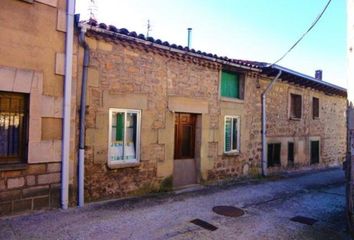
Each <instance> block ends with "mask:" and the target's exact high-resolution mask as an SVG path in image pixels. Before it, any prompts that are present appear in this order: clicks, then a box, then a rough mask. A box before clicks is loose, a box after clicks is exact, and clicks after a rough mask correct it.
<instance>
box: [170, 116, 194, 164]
mask: <svg viewBox="0 0 354 240" xmlns="http://www.w3.org/2000/svg"><path fill="white" fill-rule="evenodd" d="M195 119H196V117H195V115H193V114H187V113H176V119H175V156H174V158H175V159H187V158H194V145H195V143H194V142H195V121H196V120H195Z"/></svg>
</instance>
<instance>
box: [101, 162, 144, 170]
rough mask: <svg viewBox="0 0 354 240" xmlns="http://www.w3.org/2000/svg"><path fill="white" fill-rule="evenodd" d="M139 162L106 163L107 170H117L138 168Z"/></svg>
mask: <svg viewBox="0 0 354 240" xmlns="http://www.w3.org/2000/svg"><path fill="white" fill-rule="evenodd" d="M139 166H140V162H134V163H108V168H110V169H119V168H130V167H139Z"/></svg>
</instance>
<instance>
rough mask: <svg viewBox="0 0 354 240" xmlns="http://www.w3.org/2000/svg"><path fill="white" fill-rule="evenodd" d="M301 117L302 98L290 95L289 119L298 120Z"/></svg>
mask: <svg viewBox="0 0 354 240" xmlns="http://www.w3.org/2000/svg"><path fill="white" fill-rule="evenodd" d="M301 115H302V96H301V95H298V94H294V93H291V94H290V118H293V119H294V118H295V119H300V118H301Z"/></svg>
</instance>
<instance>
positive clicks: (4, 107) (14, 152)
mask: <svg viewBox="0 0 354 240" xmlns="http://www.w3.org/2000/svg"><path fill="white" fill-rule="evenodd" d="M27 125H28V94H21V93H9V92H0V164H11V163H23V162H25V161H26V160H27V159H26V158H27Z"/></svg>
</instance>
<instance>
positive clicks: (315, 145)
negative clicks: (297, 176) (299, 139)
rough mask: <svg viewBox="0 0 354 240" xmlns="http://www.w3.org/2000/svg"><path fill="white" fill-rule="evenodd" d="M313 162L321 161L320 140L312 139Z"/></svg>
mask: <svg viewBox="0 0 354 240" xmlns="http://www.w3.org/2000/svg"><path fill="white" fill-rule="evenodd" d="M310 149H311V150H310V151H311V164H315V163H319V162H320V141H310Z"/></svg>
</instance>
